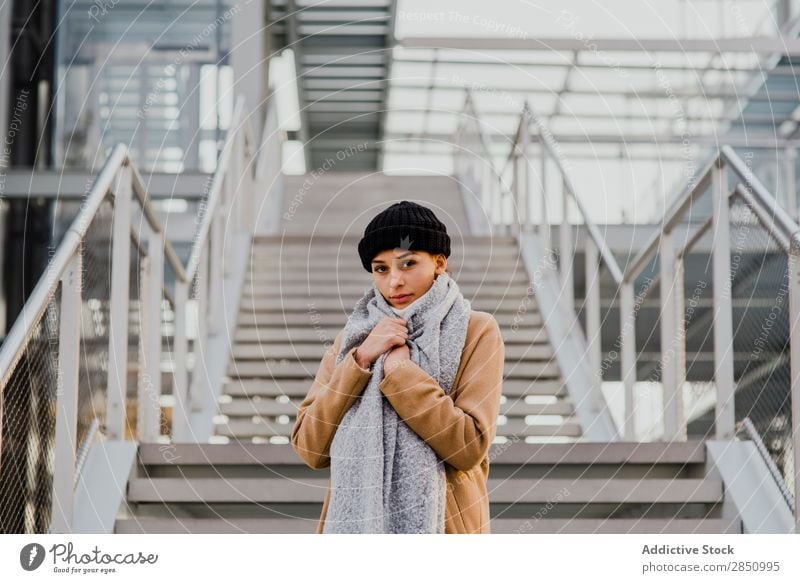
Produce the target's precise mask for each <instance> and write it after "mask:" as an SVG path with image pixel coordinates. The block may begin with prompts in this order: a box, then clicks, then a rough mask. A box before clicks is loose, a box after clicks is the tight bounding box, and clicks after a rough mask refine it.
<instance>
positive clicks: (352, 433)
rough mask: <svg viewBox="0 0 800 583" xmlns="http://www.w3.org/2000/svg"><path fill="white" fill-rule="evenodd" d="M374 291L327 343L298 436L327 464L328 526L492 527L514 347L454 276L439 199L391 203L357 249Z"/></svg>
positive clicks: (321, 528) (303, 453) (310, 457)
mask: <svg viewBox="0 0 800 583" xmlns="http://www.w3.org/2000/svg"><path fill="white" fill-rule="evenodd" d="M358 252H359V256H360V258H361V263H362V265H363V266H364V269H366V270H367V271H368V272H370V273H371V274H372V278H373V286H372V288H371V289H370V291H369V292H367V293H366V294H365V295H364V296H363V297H362V298H361V299H360V300H359V301H358V302H357V303H356V306H355V308H354V310H353V312H352V314H351V315H350V317H349V319H348V322H347V325H346V326H345V328H344V329H343V330H342V331H341V332H339V333H338V334H337V336H336V339H335V341H334V343H333V347H332V348H331V349H329V350H328V351H326V353H325V356H324V357H323V359H322V362H321V364H320V367H319V370H318V371H317V374H316V378H315V379H314V382H313V384H312V386H311V389H310V390H309V392H308V395H307V396H306V398H305V399H304V400H303V402H302V403H301V404H300V407H299V408H298V411H297V420H296V421H295V425H294V427H293V428H292V436H291V442H292V446H293V448H294V449H295V451H296V452H297V453H298V455H299V456H300V457H301V458H302V459H303V460H304V461H305V463H306V464H308V465H309V466H310V467H312V468H315V469H320V468H326V467H330V474H331V482H330V485H329V487H328V489H327V492H326V495H325V501H324V504H323V507H322V515H321V516H320V521H319V525H318V527H317V532H318V533H488V532H489V499H488V495H487V479H488V475H489V458H488V452H489V447H490V445H491V443H492V441H493V440H494V437H495V434H496V430H497V425H496V424H497V416H498V413H499V408H500V395H501V392H502V380H503V364H504V359H505V351H504V349H505V347H504V344H503V338H502V335H501V333H500V328H499V327H498V325H497V321H496V320H495V319H494V317H493V316H492V315H491V314H489V313H487V312H481V311H475V310H472V309H471V307H470V302H469V301H468V300H466V299H465V298H464V297H463V295H462V294H461V292H460V291H459V289H458V285H457V284H456V282H455V280H454V279H452V278H451V277H450V274H449V273H448V272H447V258H448V257H449V256H450V237H449V236H448V234H447V229H446V228H445V225H444V224H443V223H442V222H441V221H439V219H438V218H437V217H436V215H435V214H434V213H433V212H432V211H431V210H430V209H428V208H426V207H423V206H421V205H418V204H415V203H413V202H408V201H402V202H399V203H396V204H393V205H392V206H390V207H389V208H387V209H386V210H384V211H383V212H381V213H379V214H378V215H376V216H375V217H374V218H373V219H372V221H371V222H370V223H369V225H367V228H366V230H365V231H364V237H363V239H362V240H361V241H360V243H359V245H358Z"/></svg>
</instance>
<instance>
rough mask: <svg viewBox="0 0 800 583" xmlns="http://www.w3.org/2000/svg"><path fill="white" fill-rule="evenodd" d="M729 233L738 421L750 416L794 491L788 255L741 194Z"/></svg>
mask: <svg viewBox="0 0 800 583" xmlns="http://www.w3.org/2000/svg"><path fill="white" fill-rule="evenodd" d="M730 236H731V285H732V287H731V299H732V302H733V337H734V340H733V342H734V353H735V354H736V359H735V370H734V375H735V377H734V378H735V382H736V421H737V422H740V421H742V420H743V419H744V418H745V417H749V418H750V420H751V421H752V422H753V425H754V426H755V428H756V430H757V432H758V434H759V435H760V436H761V439H762V441H763V442H764V445H765V446H766V448H767V451H768V452H769V455H770V457H771V458H772V459H773V461H774V462H775V465H776V466H777V467H778V469H779V471H780V472H781V474H782V475H783V478H784V480H785V481H786V485H787V486H788V489H789V491H790V492H793V491H794V480H793V476H794V467H793V461H792V460H793V453H792V423H791V384H790V381H791V372H790V368H789V289H788V284H789V280H788V277H789V274H788V258H787V255H786V252H785V250H784V249H783V248H782V247H780V246H779V245H778V243H777V242H776V240H775V239H774V238H773V237H772V236H771V235H770V234H769V232H768V231H767V230H766V229H765V228H764V227H763V225H762V224H761V223H760V222H759V221H758V219H757V217H756V216H755V214H754V213H753V212H752V211H751V210H750V208H749V207H748V206H747V205H746V204H745V202H744V201H743V200H742V199H741V198H740V197H738V196H737V197H734V198H733V199H732V201H731V233H730Z"/></svg>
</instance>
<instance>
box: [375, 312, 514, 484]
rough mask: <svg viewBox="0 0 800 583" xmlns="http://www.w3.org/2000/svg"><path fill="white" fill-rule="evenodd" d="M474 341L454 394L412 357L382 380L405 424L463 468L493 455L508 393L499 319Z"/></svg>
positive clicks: (490, 324)
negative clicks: (503, 396)
mask: <svg viewBox="0 0 800 583" xmlns="http://www.w3.org/2000/svg"><path fill="white" fill-rule="evenodd" d="M475 342H476V345H475V349H474V350H473V351H472V353H471V354H470V356H469V357H468V358H469V360H468V361H467V363H466V364H465V368H464V371H463V373H462V375H461V378H460V379H459V386H458V387H453V390H452V391H451V394H452V395H455V396H454V397H451V396H450V395H448V394H447V393H445V392H444V389H442V387H440V386H439V383H438V382H437V381H436V379H434V378H433V377H432V376H430V375H429V374H428V373H427V372H426V371H425V370H424V369H423V368H421V367H420V366H419V365H418V364H416V363H415V362H413V361H410V360H409V361H407V362H406V363H403V365H402V366H398V367H396V368H395V369H394V370H392V372H390V373H389V374H388V375H386V376H385V377H384V378H383V380H382V381H381V384H380V387H381V391H382V392H383V394H384V395H385V396H386V398H387V399H388V400H389V402H390V403H391V404H392V406H393V407H394V409H395V411H397V413H398V415H400V417H401V418H402V419H403V420H404V421H405V422H406V424H407V425H408V426H409V427H410V428H411V429H412V430H413V431H414V432H415V433H416V434H417V435H419V436H420V437H421V438H422V439H424V440H425V442H426V443H427V444H428V445H430V446H431V448H433V450H434V451H435V452H436V453H437V455H438V456H439V457H440V458H442V459H443V460H444V461H445V462H447V463H448V464H450V465H451V466H453V467H455V468H456V469H458V470H462V471H468V470H470V469H472V468H473V467H475V466H476V465H478V464H479V463H480V462H481V460H482V459H483V458H484V457H485V456H486V454H487V453H488V451H489V448H490V446H491V444H492V441H493V440H494V437H495V434H496V432H497V416H498V414H499V412H500V395H501V394H502V391H503V367H504V364H505V344H504V343H503V336H502V333H501V332H500V327H499V326H498V324H497V320H495V319H494V317H491V318H490V321H489V322H488V323H487V324H486V325H485V326H484V327H483V329H482V330H481V331H480V332H479V334H478V336H477V339H476V340H475ZM456 389H457V390H456Z"/></svg>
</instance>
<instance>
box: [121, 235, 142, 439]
mask: <svg viewBox="0 0 800 583" xmlns="http://www.w3.org/2000/svg"><path fill="white" fill-rule="evenodd" d="M134 224H135V220H134ZM142 258H143V255H142V253H141V252H140V250H139V247H138V245H137V244H136V243H135V242H134V241H131V249H130V260H129V263H128V265H129V268H130V272H129V274H128V277H129V278H130V279H129V285H128V302H129V304H128V369H127V372H126V378H127V383H126V386H127V389H126V393H125V411H126V419H127V422H126V427H125V435H126V437H125V439H136V438H137V437H136V422H137V410H136V409H137V404H138V402H137V396H138V391H139V384H138V380H139V377H138V375H139V367H140V365H141V359H140V357H139V337H140V333H141V322H142V318H144V317H145V315H144V314H142V305H141V302H140V301H139V300H140V298H141V295H140V289H139V287H140V285H141V269H142V267H143V263H142Z"/></svg>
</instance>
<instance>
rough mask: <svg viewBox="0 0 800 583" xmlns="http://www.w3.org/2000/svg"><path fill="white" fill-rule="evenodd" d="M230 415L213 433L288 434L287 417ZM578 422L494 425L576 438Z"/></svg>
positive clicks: (506, 430)
mask: <svg viewBox="0 0 800 583" xmlns="http://www.w3.org/2000/svg"><path fill="white" fill-rule="evenodd" d="M256 419H258V421H255V420H252V419H240V418H232V419H229V420H228V421H226V422H220V423H218V424H216V425H215V427H214V433H215V434H216V435H224V436H225V437H230V438H235V439H252V438H253V437H263V438H268V437H290V436H291V434H292V426H293V425H294V423H293V422H292V421H291V420H288V419H287V420H286V421H287V422H286V423H278V422H276V421H269V420H267V419H263V418H258V417H256ZM582 434H583V433H582V431H581V427H580V424H579V423H578V422H577V420H575V421H573V422H571V423H569V422H562V423H560V424H557V425H537V424H532V425H529V424H527V423H526V422H525V420H524V419H520V418H509V419H508V420H507V421H506V423H505V424H503V425H500V424H498V425H497V435H499V436H504V437H514V436H516V437H571V438H578V437H580V436H581V435H582Z"/></svg>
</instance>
